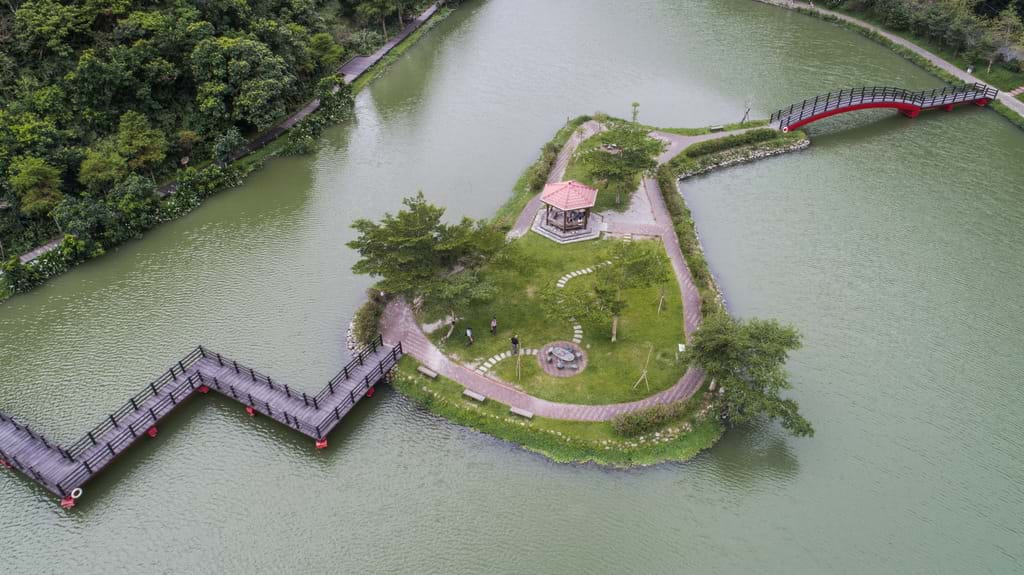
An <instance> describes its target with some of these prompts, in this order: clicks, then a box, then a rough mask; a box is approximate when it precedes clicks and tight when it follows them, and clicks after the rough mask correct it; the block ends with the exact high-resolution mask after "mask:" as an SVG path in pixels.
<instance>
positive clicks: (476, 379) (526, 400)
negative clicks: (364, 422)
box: [382, 122, 744, 421]
mask: <svg viewBox="0 0 1024 575" xmlns="http://www.w3.org/2000/svg"><path fill="white" fill-rule="evenodd" d="M588 124H589V122H588ZM595 124H596V122H595ZM585 126H586V124H585ZM590 129H592V130H594V131H593V133H597V130H599V129H600V125H599V124H598V125H596V126H592V127H591V128H590ZM742 131H744V130H739V131H734V132H719V133H715V134H706V135H702V136H676V135H675V134H664V133H662V132H658V133H657V134H658V135H660V136H664V137H666V139H669V140H671V142H670V149H669V151H667V152H666V153H664V154H662V155H661V156H659V157H658V162H659V163H664V162H667V161H669V160H671V159H672V158H673V157H675V155H676V154H678V153H679V152H681V151H682V150H683V149H684V148H685V145H689V144H688V143H686V142H687V141H690V143H695V142H698V141H703V140H712V139H715V138H721V137H724V136H731V135H733V134H737V133H739V132H742ZM652 135H654V134H652ZM586 137H589V136H585V137H584V138H582V139H579V141H577V142H576V143H575V144H570V142H572V139H570V142H567V143H566V146H565V147H564V148H563V149H562V152H563V153H565V151H566V149H568V148H570V145H571V147H572V150H575V147H576V146H577V145H579V142H580V141H582V140H583V139H586ZM655 137H658V136H655ZM573 138H576V136H573ZM683 144H685V145H683ZM668 152H672V153H671V154H669V153H668ZM571 154H572V152H571V151H569V152H568V154H567V155H566V160H565V162H566V163H568V156H569V155H571ZM561 155H562V154H560V157H561ZM564 172H565V165H562V166H559V165H558V163H557V162H556V165H555V167H554V169H552V172H551V177H553V178H555V179H556V181H557V178H559V177H561V175H562V174H564ZM549 180H550V178H549ZM633 198H634V200H633V201H638V202H641V203H643V204H644V205H647V206H649V207H650V208H649V213H650V218H649V219H648V218H638V219H637V220H636V221H619V222H617V223H616V225H617V226H619V227H620V228H621V229H635V230H642V231H644V232H645V233H644V234H643V235H650V236H656V237H660V238H661V241H662V243H663V244H664V245H665V251H666V253H667V254H668V257H669V260H670V261H671V262H672V269H673V271H675V274H676V278H677V279H678V280H679V292H680V295H681V296H682V300H683V329H684V331H685V332H686V337H687V339H689V337H690V336H691V335H692V334H693V332H694V331H696V329H697V328H698V327H700V324H701V320H702V316H701V312H700V309H701V301H700V292H699V291H698V290H697V286H696V285H695V284H694V283H693V276H692V275H691V274H690V268H688V267H687V266H686V259H685V258H684V257H683V251H682V249H681V248H680V246H679V238H677V237H676V234H675V230H674V229H673V228H672V218H671V216H670V215H669V212H668V206H666V205H665V199H664V198H662V196H661V188H660V187H659V186H658V181H657V180H656V179H654V178H645V179H644V180H643V181H642V183H641V186H640V188H639V189H638V190H637V192H636V193H634V194H633ZM632 207H633V206H631V210H630V212H632V213H643V212H642V211H640V210H632ZM537 209H538V208H537V207H534V208H533V209H532V210H531V208H530V206H529V205H527V207H526V208H524V209H523V213H522V214H520V217H519V219H520V220H523V219H524V216H525V215H526V214H527V213H529V214H530V216H529V217H528V221H532V220H533V214H535V213H536V210H537ZM517 225H518V224H517ZM526 230H529V225H526V227H525V230H524V231H523V232H522V233H526ZM520 235H522V234H520ZM515 237H519V236H515ZM563 285H564V284H563ZM382 325H383V335H384V341H385V342H388V343H389V344H391V345H394V344H395V343H397V342H399V341H400V342H402V350H403V351H404V352H405V353H406V354H408V355H411V356H412V357H414V358H415V359H416V360H417V361H419V362H420V363H421V364H423V365H425V366H426V367H428V368H430V369H432V370H433V371H435V372H437V373H438V374H440V375H442V376H444V377H447V378H448V379H451V380H452V381H455V382H458V383H459V384H460V385H462V386H463V387H465V388H467V389H469V390H471V391H475V392H477V393H480V394H482V395H485V396H487V397H489V398H491V399H493V400H495V401H499V402H501V403H504V404H506V405H508V406H510V407H516V408H519V409H525V410H527V411H531V412H533V413H534V414H536V415H539V416H541V417H550V418H554V419H570V420H577V421H607V420H609V419H612V418H614V417H615V416H617V415H619V414H622V413H628V412H630V411H634V410H637V409H642V408H645V407H650V406H652V405H657V404H659V403H672V402H674V401H679V400H683V399H688V398H689V397H690V396H692V395H693V394H694V393H695V392H696V391H697V390H698V389H700V386H701V384H702V383H703V381H704V373H703V372H702V371H701V370H699V369H694V368H690V369H688V370H687V371H686V373H684V374H683V376H682V377H681V378H679V381H678V382H676V384H675V385H673V386H672V387H670V388H668V389H666V390H664V391H662V392H659V393H656V394H654V395H652V396H650V397H647V398H645V399H642V400H640V401H632V402H628V403H613V404H607V405H581V404H573V403H557V402H553V401H547V400H545V399H540V398H537V397H534V396H532V395H530V394H528V393H525V392H523V391H521V390H519V389H516V388H515V387H512V386H511V385H510V384H508V383H505V382H503V381H500V380H497V379H494V378H491V377H487V376H485V375H483V374H481V373H478V372H477V371H474V370H473V369H471V368H469V367H467V366H465V365H462V364H460V363H458V362H456V361H453V360H452V359H450V358H449V357H447V356H445V354H444V353H442V352H441V350H439V349H438V348H437V346H435V345H434V344H433V343H432V342H431V341H430V340H429V339H427V336H426V335H424V333H423V331H422V330H421V329H420V326H419V324H418V323H417V322H416V316H415V314H413V311H412V308H410V307H409V305H408V304H407V303H406V302H405V301H404V300H402V299H397V300H394V301H392V302H391V303H389V304H388V306H387V308H386V309H385V310H384V317H383V319H382Z"/></svg>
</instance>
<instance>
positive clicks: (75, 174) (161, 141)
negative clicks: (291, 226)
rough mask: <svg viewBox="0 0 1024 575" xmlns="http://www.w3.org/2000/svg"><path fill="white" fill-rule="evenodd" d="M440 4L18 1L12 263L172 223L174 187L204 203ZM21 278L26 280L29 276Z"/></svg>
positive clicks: (6, 121) (6, 220)
mask: <svg viewBox="0 0 1024 575" xmlns="http://www.w3.org/2000/svg"><path fill="white" fill-rule="evenodd" d="M425 4H428V2H424V1H422V0H419V1H417V0H5V2H4V3H3V4H0V261H4V260H9V258H11V257H12V256H13V255H15V254H18V253H21V252H22V251H25V250H27V249H29V248H31V247H34V246H35V245H39V244H41V243H44V242H46V241H47V240H50V239H52V238H54V237H60V236H61V235H64V234H69V235H72V236H74V238H75V239H76V240H79V241H78V243H77V244H74V243H72V244H71V245H70V247H69V246H64V247H65V248H68V249H70V250H71V251H73V252H75V251H81V252H83V253H82V254H79V255H80V256H81V257H85V256H86V255H88V254H89V253H93V254H94V253H96V252H97V251H102V249H103V248H104V247H105V246H110V245H113V244H116V243H117V242H119V241H123V239H125V238H127V237H132V236H134V235H137V234H138V233H139V232H141V231H142V230H144V229H146V228H148V227H149V226H151V225H152V224H153V223H155V221H159V220H160V219H164V218H165V216H168V215H170V216H173V214H167V213H164V212H166V211H167V210H170V211H171V212H173V211H174V210H175V209H177V208H176V207H175V206H173V205H172V206H170V207H169V208H168V207H164V206H159V205H158V204H159V203H160V202H157V198H156V196H155V195H154V190H155V189H156V188H157V186H158V184H159V183H161V182H166V181H169V180H172V179H177V180H178V181H179V182H180V183H181V182H183V183H184V184H185V185H183V186H181V187H182V189H183V190H185V191H190V192H191V193H192V194H193V196H194V195H196V194H200V195H201V193H202V192H204V191H206V188H209V187H210V186H212V185H213V183H212V182H211V181H210V179H211V177H213V176H222V177H223V176H225V174H222V173H219V172H217V171H216V170H219V169H220V168H221V166H217V165H215V164H214V165H212V168H211V169H210V170H206V169H205V167H206V166H211V162H210V160H218V159H224V158H225V157H226V156H227V155H229V154H230V152H231V150H233V149H235V148H237V147H238V146H239V145H241V144H242V143H244V138H246V137H249V136H252V135H254V134H256V133H258V132H260V131H261V130H264V129H266V128H267V127H269V126H271V125H272V124H273V123H274V122H275V121H277V120H279V119H281V118H282V117H284V116H286V115H287V114H288V113H289V112H290V111H292V110H293V109H294V108H296V107H297V105H298V104H300V103H301V102H304V101H306V100H309V99H311V98H313V97H316V96H321V97H326V96H328V95H329V94H330V87H333V86H334V85H335V83H336V81H337V78H336V77H335V76H334V75H333V74H334V72H335V70H336V69H337V67H338V66H339V65H340V64H341V63H342V62H343V61H344V60H346V59H348V58H349V57H351V56H353V55H356V54H360V53H369V52H371V51H373V50H374V49H376V48H377V47H378V46H380V45H381V44H383V43H384V41H385V40H386V38H387V36H388V35H390V34H394V33H395V32H396V31H397V30H398V29H399V28H400V26H401V25H403V24H404V23H406V21H408V20H409V19H410V18H412V17H414V16H415V11H416V10H418V9H420V8H422V7H423V6H424V5H425ZM342 92H343V93H342V97H348V96H347V92H345V91H344V90H343V91H342ZM349 98H350V97H349ZM196 167H203V168H204V170H203V171H197V170H196ZM211 170H212V171H213V172H214V173H213V175H212V176H211V173H210V172H211ZM228 175H230V174H228ZM220 183H223V182H220ZM175 195H176V196H177V195H178V194H175ZM183 195H184V196H188V194H183ZM194 200H195V198H194V197H192V198H189V197H184V199H182V200H179V203H181V202H185V203H188V202H190V201H194ZM179 207H180V206H179ZM161 210H163V212H162V211H161ZM65 243H66V244H67V243H68V242H67V241H66V242H65ZM65 251H67V249H65ZM68 257H70V258H72V259H73V258H74V257H78V256H77V255H75V254H70V255H69V256H68ZM8 264H11V262H10V261H8ZM12 265H13V264H11V265H7V264H5V269H8V268H10V267H12ZM9 271H12V272H14V273H13V274H11V273H9V274H8V275H9V276H11V277H9V278H8V279H9V281H11V282H13V281H15V279H16V278H17V277H18V276H20V275H24V274H25V270H16V269H14V270H9ZM31 279H32V278H28V279H27V280H26V281H30V280H31Z"/></svg>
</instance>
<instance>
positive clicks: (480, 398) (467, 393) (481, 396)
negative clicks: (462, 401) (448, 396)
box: [462, 387, 487, 403]
mask: <svg viewBox="0 0 1024 575" xmlns="http://www.w3.org/2000/svg"><path fill="white" fill-rule="evenodd" d="M462 395H465V396H466V397H468V398H470V399H475V400H477V401H479V402H480V403H483V402H484V400H485V399H487V396H486V395H484V394H482V393H477V392H475V391H473V390H472V389H469V388H468V387H467V388H466V389H463V390H462Z"/></svg>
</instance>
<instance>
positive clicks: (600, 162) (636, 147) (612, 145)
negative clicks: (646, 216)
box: [580, 124, 662, 203]
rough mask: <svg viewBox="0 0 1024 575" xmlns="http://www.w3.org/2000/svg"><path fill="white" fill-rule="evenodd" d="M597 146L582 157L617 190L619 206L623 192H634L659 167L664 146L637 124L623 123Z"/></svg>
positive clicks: (616, 201)
mask: <svg viewBox="0 0 1024 575" xmlns="http://www.w3.org/2000/svg"><path fill="white" fill-rule="evenodd" d="M596 138H597V139H596V140H595V143H596V144H599V145H597V146H596V147H594V148H591V149H589V150H587V151H585V152H582V153H581V154H580V161H581V162H582V163H583V164H584V165H586V166H587V167H588V169H589V171H590V173H591V175H593V177H594V178H595V179H597V180H599V181H600V180H603V181H604V183H605V184H606V186H607V187H610V188H612V189H613V190H614V191H615V203H620V202H621V201H622V195H623V191H625V193H626V194H628V193H630V192H632V189H633V187H634V186H635V185H636V178H637V176H639V175H643V174H647V173H649V172H651V171H652V170H654V168H656V167H657V166H658V161H657V160H656V159H655V156H656V155H657V154H658V153H659V152H661V149H662V143H661V142H659V141H657V140H654V139H652V138H650V137H648V136H647V134H646V133H645V132H644V130H642V129H641V128H640V127H639V126H637V125H635V124H621V125H618V126H616V127H614V128H612V129H611V130H608V131H607V132H604V133H602V134H600V135H598V136H597V137H596Z"/></svg>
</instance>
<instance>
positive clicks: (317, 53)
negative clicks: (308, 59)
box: [309, 32, 345, 70]
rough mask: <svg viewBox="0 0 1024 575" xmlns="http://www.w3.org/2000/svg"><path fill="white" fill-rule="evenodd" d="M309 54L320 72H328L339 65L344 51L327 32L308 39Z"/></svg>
mask: <svg viewBox="0 0 1024 575" xmlns="http://www.w3.org/2000/svg"><path fill="white" fill-rule="evenodd" d="M309 52H310V54H311V55H312V56H313V60H315V61H316V64H317V67H318V68H319V69H320V70H330V69H332V68H334V67H336V66H337V65H338V64H340V63H341V57H342V56H343V55H344V53H345V50H344V49H343V48H342V47H341V46H339V45H338V43H337V42H335V41H334V38H333V37H332V36H331V35H330V34H328V33H327V32H320V33H319V34H313V35H312V36H310V37H309Z"/></svg>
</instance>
